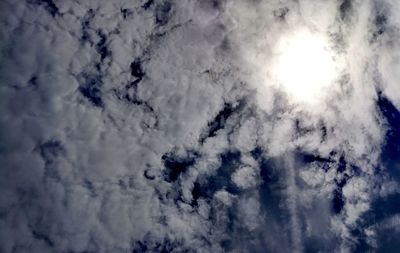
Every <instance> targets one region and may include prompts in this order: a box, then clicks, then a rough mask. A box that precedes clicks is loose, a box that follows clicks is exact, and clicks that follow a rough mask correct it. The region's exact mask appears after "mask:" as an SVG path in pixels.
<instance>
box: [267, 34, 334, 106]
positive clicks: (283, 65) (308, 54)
mask: <svg viewBox="0 0 400 253" xmlns="http://www.w3.org/2000/svg"><path fill="white" fill-rule="evenodd" d="M276 53H277V54H276V58H275V60H274V63H273V77H274V79H275V82H277V84H278V85H279V86H280V87H282V88H283V89H284V91H285V92H286V93H287V95H288V96H289V98H290V99H291V100H292V101H294V102H295V103H307V104H315V103H316V102H319V101H321V100H322V99H323V98H324V96H326V94H327V91H328V87H329V86H331V85H332V84H333V83H334V81H335V79H336V78H337V72H338V71H337V64H336V62H335V60H334V56H335V55H334V52H332V51H331V50H329V43H328V40H327V39H326V38H325V37H324V36H323V35H319V34H313V33H311V32H310V31H308V30H299V31H297V32H294V33H292V34H289V35H287V36H284V37H282V38H281V39H280V40H279V41H278V43H277V46H276Z"/></svg>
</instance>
